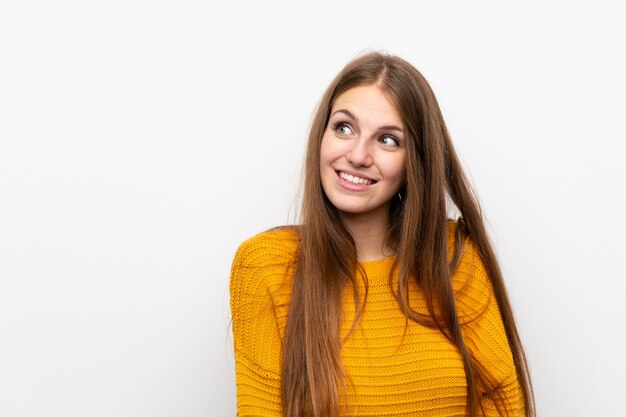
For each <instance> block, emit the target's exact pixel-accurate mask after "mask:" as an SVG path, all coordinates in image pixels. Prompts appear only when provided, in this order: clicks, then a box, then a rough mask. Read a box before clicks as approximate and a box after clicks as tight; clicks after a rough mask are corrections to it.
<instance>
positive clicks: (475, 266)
mask: <svg viewBox="0 0 626 417" xmlns="http://www.w3.org/2000/svg"><path fill="white" fill-rule="evenodd" d="M459 227H462V225H459V221H458V220H457V221H449V222H448V255H449V258H450V259H452V257H453V254H454V251H455V249H456V247H457V246H460V250H461V254H460V257H459V260H458V263H457V265H456V267H455V268H454V271H453V273H452V287H453V289H454V293H455V299H456V302H457V305H458V308H459V310H460V311H459V313H465V314H461V316H463V315H465V316H470V317H471V316H476V315H477V314H478V315H479V314H480V313H481V312H482V311H484V310H485V309H486V308H487V306H488V305H489V304H490V302H491V301H492V298H493V287H492V284H491V280H490V279H489V275H488V273H487V270H486V268H485V264H484V261H483V258H482V256H481V253H480V250H479V248H478V246H477V245H476V243H475V242H474V241H473V240H472V239H471V238H470V237H468V236H467V235H466V234H465V233H463V232H462V231H461V233H457V232H458V228H459Z"/></svg>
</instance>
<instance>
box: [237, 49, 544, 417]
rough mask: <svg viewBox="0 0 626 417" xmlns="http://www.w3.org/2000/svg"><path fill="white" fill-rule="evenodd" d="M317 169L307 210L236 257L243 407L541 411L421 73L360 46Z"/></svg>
mask: <svg viewBox="0 0 626 417" xmlns="http://www.w3.org/2000/svg"><path fill="white" fill-rule="evenodd" d="M304 176H305V177H304V193H303V202H302V213H301V214H302V216H301V220H302V224H301V225H298V226H293V227H282V228H277V229H273V230H270V231H267V232H263V233H261V234H259V235H257V236H255V237H253V238H251V239H249V240H247V241H246V242H244V243H243V244H242V245H241V246H240V248H239V250H238V251H237V254H236V256H235V260H234V262H233V267H232V274H231V287H230V290H231V307H232V317H233V335H234V345H235V359H236V373H237V406H238V415H239V416H273V417H278V416H281V417H282V416H284V417H338V416H378V417H380V416H398V415H403V416H422V415H423V416H472V417H474V416H481V415H486V416H534V402H533V394H532V387H531V383H530V378H529V374H528V368H527V364H526V359H525V356H524V351H523V349H522V345H521V342H520V339H519V336H518V333H517V329H516V327H515V322H514V320H513V315H512V312H511V307H510V305H509V300H508V298H507V294H506V291H505V288H504V284H503V279H502V273H501V272H500V268H499V266H498V262H497V260H496V257H495V255H494V251H493V249H492V247H491V245H490V243H489V239H488V236H487V233H486V231H485V227H484V224H483V219H482V217H481V213H480V209H479V205H478V202H477V201H476V199H475V198H474V196H473V194H472V191H471V189H470V186H469V183H468V181H467V180H466V178H465V176H464V174H463V172H462V169H461V165H460V163H459V161H458V158H457V156H456V154H455V151H454V149H453V147H452V143H451V142H450V138H449V135H448V132H447V130H446V126H445V123H444V121H443V117H442V115H441V111H440V110H439V106H438V104H437V101H436V99H435V96H434V94H433V92H432V90H431V89H430V87H429V85H428V83H427V82H426V80H425V79H424V78H423V77H422V75H421V74H420V73H419V72H418V71H417V70H416V69H415V68H413V67H412V66H411V65H410V64H408V63H407V62H406V61H404V60H402V59H400V58H398V57H394V56H388V55H383V54H380V53H371V54H368V55H365V56H362V57H360V58H358V59H356V60H354V61H352V62H350V63H349V64H348V65H347V66H346V67H345V68H344V69H343V70H342V71H341V72H340V73H339V75H338V76H337V77H336V78H335V80H334V81H333V82H332V83H331V85H330V86H329V88H328V89H327V91H326V93H325V94H324V96H323V98H322V101H321V103H320V105H319V108H318V110H317V113H316V115H315V118H314V121H313V125H312V128H311V133H310V136H309V142H308V149H307V155H306V166H305V172H304ZM447 202H448V203H447ZM450 202H451V203H453V204H454V206H456V209H457V210H458V212H460V214H461V217H460V218H458V219H456V220H454V219H449V218H448V213H449V212H450V210H449V209H450V208H451V207H450Z"/></svg>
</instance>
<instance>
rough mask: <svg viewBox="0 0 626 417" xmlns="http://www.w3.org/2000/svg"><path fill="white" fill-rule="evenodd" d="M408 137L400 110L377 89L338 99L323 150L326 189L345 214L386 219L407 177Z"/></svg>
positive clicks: (361, 88)
mask: <svg viewBox="0 0 626 417" xmlns="http://www.w3.org/2000/svg"><path fill="white" fill-rule="evenodd" d="M405 160H406V136H405V134H404V124H403V123H402V118H401V117H400V114H399V112H398V110H397V109H396V107H395V105H394V104H393V103H392V102H391V100H389V98H388V97H387V95H386V94H385V93H384V92H383V91H382V90H381V89H380V88H379V87H377V86H376V85H368V86H359V87H354V88H351V89H350V90H348V91H346V92H344V93H343V94H341V95H340V96H339V97H337V98H336V100H335V103H334V104H333V107H332V109H331V111H330V118H329V122H328V126H327V127H326V131H325V133H324V137H323V139H322V145H321V150H320V175H321V179H322V187H323V189H324V192H325V193H326V196H327V197H328V199H329V200H330V202H331V203H332V204H333V205H334V206H335V207H336V208H337V209H338V210H340V211H341V212H342V213H343V214H366V213H369V214H376V215H380V216H384V217H385V219H386V216H387V213H388V210H389V202H390V200H391V199H392V198H393V197H394V195H395V194H396V193H397V192H398V190H399V188H400V186H401V185H402V183H403V181H404V178H405Z"/></svg>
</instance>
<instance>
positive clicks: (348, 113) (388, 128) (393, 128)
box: [330, 109, 404, 133]
mask: <svg viewBox="0 0 626 417" xmlns="http://www.w3.org/2000/svg"><path fill="white" fill-rule="evenodd" d="M337 113H343V114H345V115H346V116H348V117H349V118H351V119H352V120H354V121H355V122H357V123H358V122H359V118H358V117H356V116H355V115H354V114H352V113H351V112H350V110H346V109H339V110H335V111H334V112H333V113H332V114H331V115H330V117H333V116H334V115H335V114H337ZM378 130H396V131H398V132H400V133H404V130H402V128H400V127H398V126H394V125H386V126H381V127H380V128H378Z"/></svg>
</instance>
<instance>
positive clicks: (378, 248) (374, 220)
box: [341, 210, 394, 262]
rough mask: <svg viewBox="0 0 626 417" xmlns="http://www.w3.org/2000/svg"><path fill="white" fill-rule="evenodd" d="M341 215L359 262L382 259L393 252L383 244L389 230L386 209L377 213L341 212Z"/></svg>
mask: <svg viewBox="0 0 626 417" xmlns="http://www.w3.org/2000/svg"><path fill="white" fill-rule="evenodd" d="M341 217H342V220H343V223H344V225H345V226H346V229H348V232H349V233H350V235H351V236H352V239H353V240H354V243H355V245H356V253H357V260H358V261H359V262H366V261H374V260H377V259H383V258H386V257H389V256H391V255H393V254H394V253H393V251H392V250H391V249H389V248H388V247H387V246H386V245H385V242H386V238H387V233H388V231H389V224H388V220H387V210H384V212H380V211H379V212H378V213H360V214H353V213H350V214H348V213H343V214H342V216H341Z"/></svg>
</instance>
